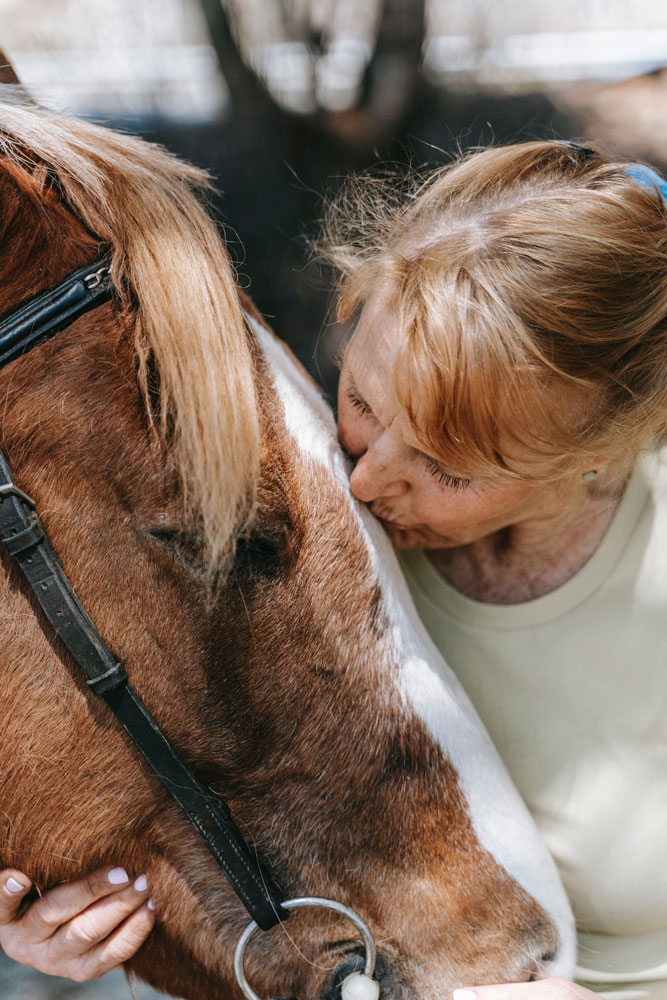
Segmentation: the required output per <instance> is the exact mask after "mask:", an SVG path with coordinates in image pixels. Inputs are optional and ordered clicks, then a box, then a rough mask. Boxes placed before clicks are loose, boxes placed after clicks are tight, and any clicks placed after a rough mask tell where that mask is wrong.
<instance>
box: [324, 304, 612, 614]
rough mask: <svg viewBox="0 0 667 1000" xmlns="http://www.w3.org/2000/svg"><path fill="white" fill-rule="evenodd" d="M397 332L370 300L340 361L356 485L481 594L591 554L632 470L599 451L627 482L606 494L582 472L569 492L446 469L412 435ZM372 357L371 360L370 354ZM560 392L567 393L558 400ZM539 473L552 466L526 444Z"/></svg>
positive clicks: (545, 581) (551, 576)
mask: <svg viewBox="0 0 667 1000" xmlns="http://www.w3.org/2000/svg"><path fill="white" fill-rule="evenodd" d="M398 337H399V332H398V330H397V326H396V322H395V319H394V317H393V315H392V312H391V309H390V308H389V307H388V306H387V304H386V300H385V299H383V298H382V297H381V296H379V295H377V296H374V297H371V298H370V299H369V301H368V303H367V305H366V306H365V308H364V310H363V312H362V315H361V318H360V321H359V325H358V328H357V331H356V332H355V335H354V337H353V339H352V341H351V343H350V345H349V347H348V349H347V351H346V353H345V357H344V359H343V364H342V370H341V378H340V385H339V391H338V427H339V434H340V439H341V442H342V444H343V447H344V448H345V450H346V451H347V452H348V454H349V455H350V456H351V457H352V458H353V460H354V461H355V466H354V469H353V472H352V475H351V477H350V486H351V488H352V492H353V493H354V494H355V496H356V497H358V499H359V500H362V501H364V502H365V503H367V504H368V505H369V507H370V509H371V511H372V513H373V514H375V515H376V516H377V517H379V518H380V519H381V520H382V522H383V524H384V526H385V529H386V530H387V532H388V534H389V536H390V538H391V540H392V542H393V544H394V545H395V546H396V548H399V549H412V548H422V549H429V550H431V551H430V558H431V560H432V561H433V563H434V565H435V566H436V568H437V569H438V570H439V572H441V574H442V575H443V576H444V577H445V578H446V579H448V580H449V581H450V582H451V583H452V584H453V585H455V586H457V587H458V588H459V589H460V590H462V591H463V592H464V593H467V594H468V595H469V596H472V597H475V598H477V599H480V600H487V601H492V602H493V601H498V602H499V603H514V602H515V601H516V600H527V599H531V598H533V597H536V596H539V595H540V594H542V593H546V592H548V591H549V590H551V589H554V587H556V586H558V585H560V583H563V582H564V581H565V580H567V579H569V577H570V576H572V575H573V574H574V573H575V572H576V571H577V570H578V569H579V568H580V567H581V566H582V565H583V563H584V562H585V561H586V560H587V559H588V558H589V557H590V555H591V554H592V552H593V551H594V550H595V548H596V547H597V545H598V544H599V542H600V540H601V538H602V536H603V535H604V532H605V531H606V528H607V527H608V525H609V522H610V520H611V517H612V516H613V513H614V510H615V506H616V503H617V502H618V498H619V497H620V495H621V493H622V484H623V482H624V480H625V477H626V476H627V470H625V469H620V468H615V467H613V466H612V464H611V463H609V462H605V461H604V460H603V459H600V461H598V462H597V463H596V465H597V468H598V483H599V481H600V480H601V479H602V476H603V473H604V474H605V476H606V477H607V478H608V479H609V481H610V482H613V481H614V480H616V481H617V482H618V483H619V488H618V489H615V490H612V494H613V496H614V497H615V501H614V502H611V503H610V500H609V495H606V496H605V498H604V500H603V501H602V502H599V501H595V500H593V499H592V498H591V491H590V483H589V482H587V481H586V480H584V479H583V475H582V474H576V475H575V476H574V477H573V480H572V482H571V483H570V484H568V489H569V491H568V490H565V491H563V490H562V489H561V490H560V491H559V492H556V491H555V490H554V489H553V487H551V486H550V485H549V484H548V483H546V482H539V481H537V482H536V481H534V480H531V481H524V480H513V481H508V480H506V479H501V478H498V480H496V481H492V480H489V479H485V480H484V481H483V482H482V481H479V480H477V481H476V480H475V478H474V475H472V474H470V473H468V474H467V475H468V477H466V470H465V469H462V470H459V469H456V470H448V469H445V468H443V466H442V464H441V462H439V461H438V458H437V456H435V455H426V454H424V453H423V452H422V451H421V450H420V448H419V444H418V442H417V440H416V437H415V433H414V431H413V429H412V428H411V427H410V424H409V421H408V417H407V414H406V413H405V411H404V410H403V409H402V407H401V406H400V403H399V401H398V399H397V397H396V393H395V390H394V363H395V358H396V353H397V348H398ZM371 359H372V360H371ZM556 402H560V401H558V400H556ZM515 464H517V465H519V466H520V467H522V466H524V465H525V467H526V469H530V472H531V474H532V475H535V474H536V473H539V470H540V469H543V470H544V471H545V473H546V472H547V471H548V465H545V464H544V463H543V464H542V465H540V464H538V463H537V462H536V460H535V457H534V456H532V455H530V454H529V453H526V454H525V455H521V456H519V461H518V462H517V463H515Z"/></svg>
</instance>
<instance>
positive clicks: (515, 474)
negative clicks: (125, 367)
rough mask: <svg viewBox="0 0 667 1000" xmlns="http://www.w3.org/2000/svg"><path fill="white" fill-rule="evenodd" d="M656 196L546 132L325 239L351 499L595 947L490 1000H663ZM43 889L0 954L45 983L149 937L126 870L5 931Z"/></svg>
mask: <svg viewBox="0 0 667 1000" xmlns="http://www.w3.org/2000/svg"><path fill="white" fill-rule="evenodd" d="M660 183H661V182H660V179H659V178H658V177H657V175H655V174H654V173H653V172H652V171H649V170H648V169H647V168H642V167H630V168H628V167H626V166H624V165H622V164H619V163H615V162H613V161H611V160H610V159H608V158H607V157H605V156H604V155H602V154H600V153H598V152H597V151H594V150H591V149H588V148H585V147H580V146H575V145H572V144H569V143H559V142H549V143H545V142H532V143H526V144H522V145H516V146H511V147H506V148H498V149H488V150H485V151H483V152H479V153H475V154H473V155H471V156H468V157H464V158H462V159H461V160H459V161H458V162H457V163H455V164H454V165H453V166H451V167H449V168H446V169H444V170H442V171H439V172H437V173H435V174H434V175H432V176H431V177H430V178H428V179H427V180H426V181H422V182H421V183H420V185H418V186H416V188H414V189H413V190H410V191H408V192H404V193H403V196H401V197H399V196H398V195H397V194H396V189H395V187H392V186H391V185H388V186H387V188H386V189H384V190H378V185H377V183H375V182H371V183H370V184H366V185H363V184H362V186H361V188H358V189H356V193H355V192H352V194H354V197H352V195H351V193H350V192H349V191H348V192H347V194H346V196H345V197H344V198H343V199H342V200H341V202H340V204H341V205H342V206H343V210H342V212H341V211H339V212H338V213H337V214H336V213H334V215H333V216H332V224H331V227H330V229H329V231H328V234H327V239H326V254H327V255H328V257H329V258H330V259H331V260H332V261H333V262H334V263H335V264H336V265H337V266H338V268H339V269H340V271H341V274H342V280H341V286H340V312H341V316H342V317H343V318H348V317H350V316H352V315H353V314H355V313H357V314H358V315H359V322H358V325H357V328H356V332H355V334H354V336H353V338H352V340H351V342H350V344H349V346H348V348H347V350H346V352H345V356H344V359H343V364H342V371H341V379H340V391H339V426H340V436H341V441H342V443H343V445H344V447H345V448H346V449H347V451H348V452H349V454H350V455H351V457H352V458H353V459H354V460H355V466H354V470H353V472H352V475H351V480H350V483H351V487H352V490H353V492H354V493H355V494H356V496H357V497H359V499H360V500H362V501H364V502H366V503H367V504H369V506H370V509H371V511H373V513H374V514H376V515H377V517H379V518H380V519H381V520H382V522H383V523H384V525H385V527H386V529H387V531H388V533H389V534H390V536H391V538H392V540H393V541H394V543H395V544H396V546H397V548H399V549H400V550H402V551H401V559H402V564H403V568H404V571H405V574H406V577H407V580H408V582H409V584H410V587H411V590H412V593H413V596H414V598H415V601H416V603H417V607H418V609H419V611H420V613H421V615H422V616H423V618H424V621H425V623H426V625H427V627H428V628H429V630H430V631H431V634H432V637H433V638H434V640H435V642H436V643H437V645H438V646H439V647H440V649H441V651H442V652H443V654H444V655H445V657H446V659H447V660H448V661H449V663H450V665H451V666H452V667H453V668H454V669H455V670H456V671H457V672H458V674H459V677H460V678H461V680H462V682H463V684H464V686H466V687H467V689H468V692H469V694H470V695H471V697H472V699H473V701H474V702H475V704H476V706H477V708H478V710H479V712H480V715H481V716H482V719H483V720H484V721H485V723H486V725H487V727H488V729H489V731H490V733H491V735H492V737H493V738H494V740H495V742H496V745H497V746H498V748H499V750H500V752H501V754H502V755H503V756H504V759H505V762H506V764H507V766H508V769H509V771H510V773H511V774H512V776H513V778H514V780H515V782H516V784H517V786H518V787H519V790H520V791H521V792H522V793H523V795H524V797H525V799H526V801H527V803H528V805H529V807H530V809H531V811H532V812H533V815H534V816H535V818H536V820H537V823H538V825H539V827H540V829H541V831H542V833H543V835H544V838H545V840H546V842H547V845H548V846H549V847H550V849H551V850H552V852H553V854H554V856H555V858H556V860H557V862H558V864H559V867H560V871H561V874H562V876H563V879H564V882H565V885H566V888H567V889H568V891H569V894H570V897H571V900H572V903H573V907H574V910H575V914H576V916H577V919H578V924H579V927H580V931H581V933H580V969H579V977H580V979H581V980H582V982H583V983H584V985H577V986H575V985H574V984H570V983H566V982H564V981H560V980H548V981H546V982H538V983H524V984H519V985H514V986H504V987H488V986H487V987H482V988H479V989H475V990H474V992H475V993H476V994H477V996H478V997H479V998H480V1000H497V998H498V1000H499V998H502V1000H524V997H525V1000H531V998H532V1000H541V998H543V997H545V996H547V995H548V996H549V997H554V998H558V1000H562V998H564V997H566V996H568V997H569V996H572V995H573V994H576V995H578V996H580V997H582V998H584V997H592V996H594V995H595V994H594V993H593V992H591V990H592V991H595V992H603V991H604V992H605V993H611V994H614V993H615V994H616V995H618V996H619V997H620V996H621V995H622V996H624V997H627V998H628V1000H630V998H632V997H640V996H646V995H655V994H657V993H658V992H660V991H661V990H662V991H665V992H667V865H665V864H664V861H665V853H666V852H665V849H664V847H663V844H664V833H663V831H664V829H665V828H667V778H666V775H667V766H666V765H667V731H666V723H665V720H666V719H667V711H666V709H667V705H666V704H665V701H666V697H665V685H664V684H663V682H662V676H663V672H664V663H665V654H666V653H667V627H666V626H665V616H664V605H665V602H664V597H665V596H666V595H665V591H666V590H667V549H666V547H665V544H664V541H663V535H664V534H665V533H666V532H667V519H666V515H667V492H666V490H667V480H666V478H665V472H664V471H663V469H664V463H663V460H662V455H661V451H660V449H659V447H658V442H659V440H660V438H661V436H662V435H663V433H664V430H665V424H666V422H667V208H666V206H665V202H664V198H663V193H661V188H660ZM350 218H351V219H352V223H351V224H350V223H348V222H347V219H350ZM359 220H363V223H361V222H359ZM28 888H29V881H28V879H27V878H26V877H25V876H24V875H22V874H21V873H20V872H15V871H12V872H8V871H7V872H4V873H3V875H2V876H0V901H1V902H0V923H1V924H2V926H1V927H0V944H2V946H3V947H4V948H5V950H6V951H7V952H8V954H9V955H10V956H11V957H14V958H16V959H18V960H19V961H23V962H27V963H29V964H33V965H35V966H37V967H38V968H41V969H43V970H44V971H47V972H54V973H58V974H60V975H68V976H72V977H73V978H77V979H89V978H95V977H96V976H98V975H101V974H102V973H103V972H105V971H106V970H107V969H108V968H111V967H113V966H115V965H118V964H120V963H121V962H122V961H124V960H125V959H126V958H128V957H129V956H130V955H131V954H132V953H133V951H134V950H135V949H136V948H137V947H138V945H139V944H140V943H141V941H142V940H143V939H144V938H145V936H146V935H147V934H148V933H149V931H150V928H151V926H152V923H153V920H154V913H153V911H152V910H151V908H150V905H151V904H150V901H149V900H148V894H149V889H148V888H147V887H146V882H145V879H143V878H142V877H141V876H139V877H138V878H137V879H136V881H134V882H131V880H130V879H129V877H128V875H127V873H125V872H124V871H122V870H120V869H113V870H112V871H111V872H98V873H96V874H95V875H93V876H91V877H90V878H89V879H87V880H85V881H83V882H80V883H73V884H70V885H65V886H61V887H59V888H56V889H54V890H52V891H50V892H49V893H47V894H45V896H44V898H43V899H42V900H40V901H38V902H37V903H35V904H33V905H32V906H31V907H30V908H29V909H28V911H27V912H26V914H25V915H24V916H23V917H21V918H20V919H14V917H15V914H16V912H17V910H18V907H19V904H20V901H21V899H22V897H23V896H24V895H25V892H26V891H27V889H28ZM121 921H122V923H121ZM118 925H120V926H118ZM473 985H474V984H473ZM460 1000H471V997H467V998H466V997H462V998H460Z"/></svg>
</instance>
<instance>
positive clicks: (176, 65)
mask: <svg viewBox="0 0 667 1000" xmlns="http://www.w3.org/2000/svg"><path fill="white" fill-rule="evenodd" d="M0 49H1V50H3V51H4V52H5V53H6V54H7V56H8V57H9V59H10V60H11V62H12V63H13V65H14V67H15V69H16V72H17V73H18V76H19V78H20V80H21V82H22V83H23V84H24V86H25V87H26V88H27V89H28V91H29V92H30V93H31V94H32V96H33V97H34V98H35V99H37V100H38V101H40V102H41V103H44V104H47V105H48V106H50V107H54V108H57V109H60V110H65V111H68V112H72V113H74V114H76V115H82V116H85V117H89V118H92V119H94V120H96V121H98V122H101V123H103V124H108V125H110V126H113V127H119V128H122V129H125V130H128V131H132V132H137V133H140V134H141V135H144V136H145V137H147V138H149V139H151V140H153V141H157V142H161V143H163V144H165V145H166V146H167V147H168V148H170V149H171V150H173V151H174V152H176V153H178V154H180V155H182V156H184V157H186V158H188V159H190V160H192V161H193V162H195V163H197V164H199V165H201V166H204V167H206V168H208V169H209V170H210V171H211V172H212V173H213V175H214V176H215V178H216V180H217V185H218V188H219V192H220V193H219V195H218V196H217V197H216V199H215V202H214V206H213V207H214V211H215V212H216V215H217V218H218V219H219V221H220V224H221V226H223V227H224V229H225V232H226V235H227V239H228V242H229V247H230V252H231V254H232V256H233V258H234V261H235V263H236V266H237V269H238V272H239V278H240V282H241V284H242V285H243V287H244V288H246V289H247V290H248V291H249V292H250V294H251V296H252V297H253V299H254V300H255V302H256V303H257V305H258V307H259V308H260V309H261V311H262V312H263V313H264V314H265V315H266V316H267V317H268V318H269V320H270V322H271V323H272V325H273V327H274V329H275V330H276V332H277V333H278V334H279V335H280V336H282V337H283V338H284V339H285V340H286V341H287V342H288V343H289V344H290V346H291V347H292V348H293V350H295V351H296V353H297V354H298V356H299V357H300V358H301V360H302V361H303V362H304V364H305V365H306V367H307V368H308V369H309V370H310V371H311V372H312V374H313V375H314V376H315V378H316V379H317V380H318V381H319V382H320V383H321V385H322V386H323V388H324V390H325V391H326V392H327V393H328V394H329V396H330V398H333V393H334V391H335V358H336V355H337V352H338V350H339V349H340V346H341V343H342V341H343V338H344V336H345V331H344V330H343V329H342V328H341V327H340V326H339V325H338V324H337V323H336V321H335V315H334V312H333V309H332V302H331V292H330V289H329V287H328V285H327V281H326V278H325V276H323V275H322V274H321V273H320V271H319V269H318V267H317V264H316V262H313V260H312V254H311V252H310V251H309V249H308V241H307V237H308V236H313V235H314V234H315V233H316V232H317V220H318V218H319V217H320V215H321V212H322V202H323V196H324V195H325V194H332V193H333V192H335V190H336V188H337V186H338V185H339V184H340V182H341V180H342V178H343V177H344V176H345V175H346V174H347V173H348V172H349V171H351V170H364V169H369V168H373V167H376V168H378V167H384V166H387V165H388V164H392V165H394V166H395V167H396V168H398V169H399V170H401V169H404V168H406V167H407V166H408V165H409V164H412V165H418V166H421V165H436V164H439V163H442V162H444V161H446V160H447V159H449V158H450V157H451V156H452V155H453V154H455V153H456V152H457V151H458V150H464V149H467V148H469V147H471V146H478V145H484V144H486V143H488V142H490V141H495V142H510V141H517V140H520V139H528V138H567V139H572V138H585V139H588V140H597V141H599V142H602V143H604V144H605V145H606V146H607V147H609V148H611V149H612V150H615V151H616V152H617V153H619V154H621V155H624V156H630V157H634V158H637V159H645V160H648V161H649V162H651V163H653V164H654V165H655V166H657V167H658V168H659V169H663V170H664V169H666V168H667V130H666V128H665V126H666V124H667V68H666V67H667V4H665V3H664V0H540V3H539V4H538V3H534V2H531V0H222V2H221V0H0ZM1 73H2V70H1V69H0V75H1ZM131 995H134V996H136V997H137V998H141V1000H148V998H149V997H150V998H155V997H157V994H156V993H154V992H153V991H150V990H148V989H147V988H146V987H141V986H132V985H131V984H129V985H128V983H127V982H126V980H125V978H124V976H123V975H122V974H121V973H119V972H118V973H113V974H111V975H110V976H107V977H105V978H104V979H103V980H102V981H100V982H98V983H92V984H83V985H77V984H74V983H66V982H64V981H61V980H55V979H51V978H48V977H44V976H40V975H38V974H36V973H32V972H31V971H29V970H25V969H22V968H21V967H19V966H17V965H14V964H13V963H11V962H9V961H8V960H7V959H5V958H3V957H2V956H0V996H1V997H2V998H3V1000H19V998H21V1000H56V998H57V1000H61V998H62V1000H65V998H67V1000H69V998H76V1000H127V998H129V997H130V996H131ZM202 1000H208V998H202Z"/></svg>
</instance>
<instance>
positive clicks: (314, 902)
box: [234, 896, 376, 1000]
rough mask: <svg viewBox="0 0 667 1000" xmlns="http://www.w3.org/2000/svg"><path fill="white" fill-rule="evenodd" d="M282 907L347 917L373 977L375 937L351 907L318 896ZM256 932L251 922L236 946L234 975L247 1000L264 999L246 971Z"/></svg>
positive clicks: (254, 924) (365, 970)
mask: <svg viewBox="0 0 667 1000" xmlns="http://www.w3.org/2000/svg"><path fill="white" fill-rule="evenodd" d="M281 906H284V907H285V909H286V910H301V909H305V908H306V907H309V906H312V907H315V908H316V909H320V910H333V911H334V912H335V913H340V914H341V916H343V917H347V919H348V920H349V921H350V923H352V924H354V926H355V927H356V929H357V930H358V931H359V933H360V934H361V938H362V940H363V942H364V948H365V950H366V958H365V963H364V975H365V976H369V977H372V975H373V971H374V969H375V958H376V948H375V941H374V940H373V935H372V934H371V932H370V928H369V926H368V924H367V923H366V921H365V920H363V919H362V918H361V917H360V916H359V914H358V913H356V912H355V911H354V910H351V909H350V907H349V906H344V905H343V903H337V902H336V900H335V899H321V898H319V897H318V896H300V897H299V898H297V899H288V900H287V902H285V903H281ZM256 930H259V928H258V926H257V924H256V923H255V921H254V920H251V921H250V923H249V924H248V926H247V927H246V929H245V930H244V931H243V933H242V934H241V937H240V938H239V940H238V944H237V945H236V951H235V952H234V975H235V976H236V982H237V983H238V984H239V987H240V988H241V992H242V993H243V995H244V997H246V1000H262V998H261V997H259V996H258V995H257V993H255V991H254V990H253V988H252V986H251V985H250V983H249V982H248V980H247V979H246V975H245V969H244V959H245V952H246V948H247V947H248V942H249V941H250V938H251V937H252V936H253V934H254V933H255V931H256Z"/></svg>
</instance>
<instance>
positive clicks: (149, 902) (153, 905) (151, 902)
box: [146, 899, 155, 910]
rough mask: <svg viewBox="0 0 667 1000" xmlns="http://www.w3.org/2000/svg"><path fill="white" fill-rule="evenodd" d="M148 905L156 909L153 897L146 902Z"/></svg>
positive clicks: (150, 908)
mask: <svg viewBox="0 0 667 1000" xmlns="http://www.w3.org/2000/svg"><path fill="white" fill-rule="evenodd" d="M146 906H147V908H148V909H149V910H154V909H155V903H154V902H153V900H152V899H149V900H148V902H147V903H146Z"/></svg>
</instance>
